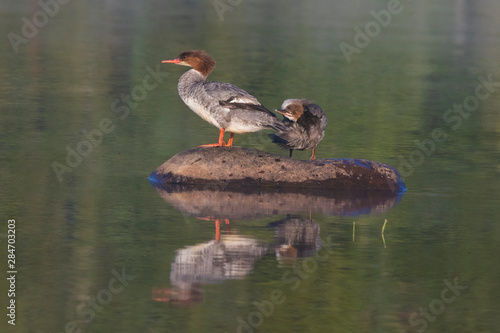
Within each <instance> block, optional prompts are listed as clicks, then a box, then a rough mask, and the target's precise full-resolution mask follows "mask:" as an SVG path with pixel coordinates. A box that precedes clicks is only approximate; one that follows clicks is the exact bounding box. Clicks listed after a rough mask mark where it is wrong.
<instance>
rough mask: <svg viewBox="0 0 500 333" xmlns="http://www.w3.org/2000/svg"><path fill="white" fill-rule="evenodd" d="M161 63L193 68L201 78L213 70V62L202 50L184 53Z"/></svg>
mask: <svg viewBox="0 0 500 333" xmlns="http://www.w3.org/2000/svg"><path fill="white" fill-rule="evenodd" d="M162 63H170V64H176V65H183V66H189V67H193V68H194V69H195V70H197V71H198V72H200V73H201V74H202V75H203V76H205V77H207V76H208V75H209V74H210V73H211V72H212V71H213V70H214V68H215V60H214V58H212V57H211V56H210V55H209V54H208V53H207V52H205V51H203V50H191V51H184V52H182V53H181V54H179V56H178V57H177V58H175V59H172V60H163V61H162Z"/></svg>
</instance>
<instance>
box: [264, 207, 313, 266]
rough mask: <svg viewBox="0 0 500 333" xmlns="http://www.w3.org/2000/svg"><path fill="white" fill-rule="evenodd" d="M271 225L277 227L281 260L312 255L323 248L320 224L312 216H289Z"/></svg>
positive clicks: (278, 251) (278, 254) (277, 247)
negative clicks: (307, 217)
mask: <svg viewBox="0 0 500 333" xmlns="http://www.w3.org/2000/svg"><path fill="white" fill-rule="evenodd" d="M271 226H274V227H276V232H275V233H276V239H275V248H276V256H277V258H278V260H279V261H283V260H291V261H293V260H295V259H296V258H301V257H311V256H313V255H314V254H315V253H316V252H317V251H318V250H319V249H320V248H321V238H320V234H319V233H320V229H319V225H318V224H317V223H316V222H314V220H312V219H311V218H309V219H306V218H301V217H290V216H287V218H285V219H283V220H280V221H276V222H274V223H272V224H271Z"/></svg>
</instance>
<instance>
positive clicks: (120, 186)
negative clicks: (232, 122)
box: [0, 0, 500, 332]
mask: <svg viewBox="0 0 500 333" xmlns="http://www.w3.org/2000/svg"><path fill="white" fill-rule="evenodd" d="M389 3H394V2H390V1H376V2H372V1H361V0H360V1H349V2H338V3H334V2H326V1H324V2H322V1H295V2H290V1H273V2H265V1H252V2H249V1H241V2H237V1H235V2H233V5H234V7H233V8H232V10H227V11H225V12H221V9H220V8H219V13H218V12H217V10H216V8H215V7H214V4H213V3H212V2H210V1H209V2H199V1H187V2H186V1H168V2H165V1H154V0H152V1H112V0H110V1H105V2H95V1H69V2H68V3H67V4H60V5H59V6H58V7H57V8H56V7H54V6H53V7H51V9H47V11H49V12H50V13H51V14H53V15H44V14H43V11H42V10H43V9H42V8H41V7H40V5H39V4H38V2H36V1H18V2H12V1H11V2H4V3H2V4H0V22H1V23H0V27H1V31H3V32H4V36H5V37H4V38H3V42H2V43H0V48H1V54H2V57H1V59H0V73H1V77H2V81H1V83H0V101H1V103H0V108H1V117H0V126H1V131H0V138H1V143H2V148H1V152H2V153H1V157H0V160H1V162H0V163H1V168H0V184H1V189H2V190H1V192H0V203H1V212H2V214H1V215H2V220H3V222H4V223H3V224H2V227H1V228H0V233H1V235H0V236H1V238H0V241H1V243H2V244H3V245H2V246H1V248H3V250H2V253H3V254H2V256H3V258H4V259H2V260H1V262H2V264H1V267H2V270H3V271H4V272H6V271H7V270H8V268H7V266H6V264H7V255H8V253H7V252H6V250H7V249H6V244H7V224H8V223H7V221H8V220H9V219H15V221H16V243H15V246H16V251H15V255H16V269H17V271H18V273H17V276H16V292H15V294H16V296H15V300H16V322H15V323H16V327H13V326H11V325H9V324H8V323H7V320H8V318H7V317H6V316H5V315H3V319H2V320H1V321H0V325H1V326H0V327H2V331H8V332H14V331H16V332H78V331H80V332H238V331H239V332H318V331H326V332H331V331H337V332H403V331H405V330H407V331H408V332H417V331H418V330H420V331H421V332H423V331H425V332H455V331H467V332H495V331H498V326H499V324H500V320H499V319H498V318H500V316H499V310H498V301H499V299H500V289H499V287H498V279H499V278H500V271H499V268H498V267H500V266H499V265H498V260H496V254H497V253H499V250H500V249H499V245H498V244H500V242H499V240H500V228H499V226H498V225H499V224H498V223H497V222H498V220H499V218H500V208H499V205H498V203H499V194H498V193H499V191H498V188H499V185H500V177H499V172H500V126H499V124H500V119H499V113H498V109H499V108H500V87H499V85H498V84H497V83H493V84H489V85H488V84H487V85H485V84H484V82H485V80H486V81H488V80H490V81H493V82H499V81H500V67H499V65H498V59H499V57H500V47H499V46H500V35H499V34H498V31H499V30H500V24H499V23H498V22H499V20H498V17H499V16H500V5H499V3H498V2H497V1H494V0H484V1H480V2H473V1H467V0H459V1H448V2H435V1H412V2H410V1H401V3H400V5H399V6H395V5H394V4H393V5H390V8H389V9H388V4H389ZM52 4H53V2H52ZM391 6H392V7H391ZM56 9H57V10H56ZM372 10H373V11H374V12H375V16H377V17H378V19H379V20H381V21H380V22H381V23H373V22H376V19H375V16H374V15H373V14H370V11H372ZM383 10H386V12H382V11H383ZM389 10H391V11H392V14H391V16H390V22H389V18H388V16H387V15H386V16H383V13H391V11H389ZM23 17H25V18H26V20H28V21H29V22H32V23H33V20H36V21H35V23H37V24H38V25H39V27H38V28H36V26H35V28H36V29H33V28H32V29H31V30H30V28H29V27H25V28H23V26H24V25H25V24H26V23H25V21H26V20H25V21H22V20H21V19H22V18H23ZM221 17H222V18H223V20H221ZM370 22H371V23H370ZM382 24H383V25H385V26H382ZM356 27H358V28H359V29H360V30H359V31H362V32H364V31H365V29H366V28H368V29H371V30H369V31H367V33H368V35H366V36H367V37H365V38H363V37H362V36H361V34H360V35H359V36H357V37H356V35H357V34H359V33H358V32H357V31H358V30H356ZM377 27H378V28H377ZM23 29H24V30H23ZM23 31H24V32H23ZM9 33H15V34H17V36H19V38H20V39H15V40H14V42H13V43H11V40H12V38H13V37H12V36H13V35H12V34H10V35H9ZM23 33H24V35H23ZM9 36H10V37H9ZM9 38H10V40H9ZM16 38H17V37H16ZM368 38H369V42H368V40H367V39H368ZM342 42H344V43H345V44H341V43H342ZM346 44H349V45H350V46H351V47H352V48H354V47H356V51H355V52H352V53H351V54H349V52H347V53H346V54H343V52H342V50H341V47H340V45H344V49H345V48H346V46H345V45H346ZM193 48H201V49H206V50H207V51H209V52H210V53H211V54H212V55H213V56H214V57H215V59H216V60H217V68H216V69H215V71H214V73H213V74H212V75H211V76H210V79H211V80H217V81H223V82H231V83H233V84H236V85H238V86H240V87H241V88H243V89H245V90H247V91H249V92H250V93H252V94H253V95H255V96H256V97H258V99H259V100H260V101H261V102H262V103H263V104H264V105H266V106H267V107H268V108H276V107H278V106H279V105H280V104H281V102H282V101H283V100H284V99H287V98H301V97H304V98H308V99H311V100H313V101H315V102H316V103H318V104H319V105H320V106H322V108H323V109H324V110H325V111H326V112H327V115H328V118H329V126H328V128H327V133H326V135H325V139H324V140H323V141H322V142H321V144H320V145H319V146H318V149H317V152H316V154H317V156H318V158H336V157H342V158H365V159H372V160H378V161H382V162H385V163H388V164H390V165H393V166H394V167H395V168H396V169H398V170H399V171H400V173H401V174H402V175H403V178H404V180H405V183H406V185H407V187H408V191H407V192H406V193H405V194H404V195H403V196H401V197H396V198H394V197H392V198H380V197H375V198H373V197H370V196H369V195H368V197H365V198H364V199H363V198H359V197H352V196H351V197H349V196H347V197H346V195H344V194H339V196H336V197H320V196H313V197H311V196H304V195H302V196H301V195H300V194H295V195H293V196H286V195H284V196H280V195H278V194H272V195H271V194H266V193H254V194H241V193H240V194H231V195H232V196H231V199H228V196H227V193H224V192H219V193H217V192H213V191H212V190H213V189H207V191H205V192H200V193H189V194H184V195H183V194H182V193H181V194H178V193H170V194H168V193H167V194H165V193H161V192H159V193H158V192H157V191H156V190H155V189H154V188H153V187H152V186H151V185H150V184H149V182H148V180H147V177H148V175H149V174H150V173H151V171H152V170H154V169H155V168H156V167H157V166H159V165H160V164H162V163H163V162H164V161H165V160H167V159H168V158H170V157H171V156H173V155H175V154H176V153H178V152H181V151H183V150H186V149H188V148H191V147H194V146H197V145H199V144H203V143H212V142H215V140H216V139H217V134H218V133H217V129H216V128H214V127H213V126H211V125H209V124H207V123H206V122H204V121H203V120H202V119H200V118H199V117H197V116H196V115H195V114H194V113H193V112H191V111H190V110H189V109H188V108H187V107H186V106H185V105H184V104H183V102H182V101H181V100H180V98H179V97H178V95H177V91H176V84H177V80H178V78H179V76H180V75H181V74H182V73H183V72H184V70H185V68H184V67H179V66H174V65H167V64H165V65H160V61H161V60H164V59H171V58H173V57H175V56H177V55H178V54H179V53H180V52H181V51H183V50H187V49H193ZM352 48H350V49H349V48H348V49H347V50H352ZM16 51H17V52H16ZM346 55H347V56H346ZM348 58H349V59H348ZM348 60H350V62H348ZM157 66H158V67H157ZM152 72H155V73H157V74H156V75H155V76H152V74H151V73H152ZM478 87H479V88H478ZM476 93H477V94H478V95H477V96H478V97H480V99H479V98H478V97H476V98H474V97H475V96H476ZM476 102H477V105H476ZM461 104H462V105H464V104H465V106H462V107H461V108H462V109H461V110H460V109H458V108H459V105H461ZM454 105H458V106H457V107H456V108H455V111H453V108H454ZM450 109H451V111H448V110H450ZM467 110H472V111H467ZM87 137H90V139H89V138H87ZM87 141H89V142H90V145H89V144H87V143H86V142H87ZM235 145H242V146H245V147H250V148H255V149H261V150H264V151H267V152H272V153H276V154H280V155H283V156H286V155H287V153H288V152H287V151H284V150H280V148H279V147H277V146H275V145H273V144H272V143H271V142H270V141H269V140H268V138H267V132H260V133H253V134H246V135H237V136H236V137H235ZM68 151H80V152H82V155H84V156H80V157H77V156H75V155H71V154H72V153H68ZM68 154H70V155H69V157H68ZM309 154H310V152H294V156H295V157H296V158H301V159H307V158H308V157H309ZM55 162H56V163H55ZM159 194H160V195H159ZM167 199H169V200H170V201H169V200H167ZM174 199H175V200H174ZM242 202H243V203H245V204H246V205H243V204H242ZM200 218H203V219H200ZM226 220H228V222H229V224H226ZM384 220H387V223H386V225H385V230H384V233H383V235H382V234H381V230H382V227H383V225H384ZM354 222H355V223H354ZM216 225H219V226H220V228H219V232H216V228H215V226H216ZM382 236H383V237H382ZM208 272H211V273H210V274H209V273H208ZM5 274H6V273H5ZM2 281H3V282H2V283H0V288H1V290H2V292H1V295H2V296H1V297H0V301H1V303H2V308H3V309H4V310H3V311H7V310H6V307H7V306H8V304H9V303H8V302H9V301H10V299H11V298H9V297H8V296H7V290H8V289H9V285H8V284H7V280H6V279H2ZM167 299H168V301H167Z"/></svg>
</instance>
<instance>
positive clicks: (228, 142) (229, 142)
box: [226, 133, 234, 146]
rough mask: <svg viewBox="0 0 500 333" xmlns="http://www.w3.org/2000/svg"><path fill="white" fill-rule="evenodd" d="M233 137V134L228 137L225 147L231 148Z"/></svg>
mask: <svg viewBox="0 0 500 333" xmlns="http://www.w3.org/2000/svg"><path fill="white" fill-rule="evenodd" d="M233 137H234V133H231V136H229V141H227V145H226V146H232V145H233Z"/></svg>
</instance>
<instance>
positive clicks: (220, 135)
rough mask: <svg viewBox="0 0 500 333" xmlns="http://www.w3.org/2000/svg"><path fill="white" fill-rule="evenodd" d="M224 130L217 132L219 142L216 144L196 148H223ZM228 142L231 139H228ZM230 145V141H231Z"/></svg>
mask: <svg viewBox="0 0 500 333" xmlns="http://www.w3.org/2000/svg"><path fill="white" fill-rule="evenodd" d="M225 131H226V130H225V129H223V128H221V129H220V130H219V142H217V143H211V144H208V145H201V146H198V147H223V146H225V145H226V143H225V142H224V132H225ZM231 135H233V133H231ZM229 140H232V137H231V138H230V139H229ZM231 143H232V141H231Z"/></svg>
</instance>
